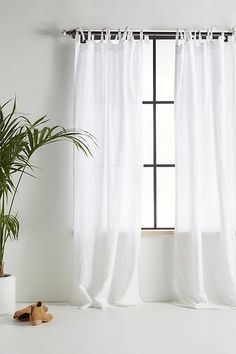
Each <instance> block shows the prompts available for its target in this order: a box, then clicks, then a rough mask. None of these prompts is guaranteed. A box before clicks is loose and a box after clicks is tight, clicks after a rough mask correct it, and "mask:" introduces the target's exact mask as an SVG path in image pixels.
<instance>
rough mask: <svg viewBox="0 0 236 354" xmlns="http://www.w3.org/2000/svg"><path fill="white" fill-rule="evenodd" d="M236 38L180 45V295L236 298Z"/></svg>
mask: <svg viewBox="0 0 236 354" xmlns="http://www.w3.org/2000/svg"><path fill="white" fill-rule="evenodd" d="M235 73H236V65H235V41H234V38H233V37H231V38H229V42H224V36H223V35H222V36H221V37H220V38H219V39H217V40H213V39H212V35H208V37H207V39H206V40H201V39H196V38H192V36H191V35H190V34H189V33H188V32H185V33H184V38H182V40H179V41H178V43H177V46H176V91H175V119H176V235H175V242H174V267H173V271H174V287H175V292H176V298H177V300H176V301H177V303H179V304H180V305H183V306H190V307H195V308H202V307H212V306H220V305H229V306H236V276H235V274H236V264H235V256H236V250H235V230H236V229H235V226H236V225H235V217H236V208H235V202H236V189H235V187H236V170H235V167H236V163H235V158H236V127H235V125H236V123H235V122H236V94H235V93H236V92H235V87H236V86H235V84H236V80H235Z"/></svg>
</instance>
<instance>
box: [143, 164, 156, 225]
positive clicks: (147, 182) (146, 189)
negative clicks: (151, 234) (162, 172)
mask: <svg viewBox="0 0 236 354" xmlns="http://www.w3.org/2000/svg"><path fill="white" fill-rule="evenodd" d="M153 213H154V209H153V168H152V167H144V169H143V201H142V227H153V225H154V220H153V219H154V217H153Z"/></svg>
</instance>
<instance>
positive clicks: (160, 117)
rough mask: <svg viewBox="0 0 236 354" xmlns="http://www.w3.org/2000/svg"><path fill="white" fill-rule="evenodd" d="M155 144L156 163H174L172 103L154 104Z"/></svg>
mask: <svg viewBox="0 0 236 354" xmlns="http://www.w3.org/2000/svg"><path fill="white" fill-rule="evenodd" d="M156 109H157V110H156V146H157V163H158V164H174V163H175V128H174V105H173V104H158V105H157V106H156Z"/></svg>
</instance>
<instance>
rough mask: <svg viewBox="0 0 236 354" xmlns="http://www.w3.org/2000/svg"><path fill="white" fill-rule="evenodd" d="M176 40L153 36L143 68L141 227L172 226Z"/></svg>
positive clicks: (171, 227) (146, 52) (173, 204)
mask: <svg viewBox="0 0 236 354" xmlns="http://www.w3.org/2000/svg"><path fill="white" fill-rule="evenodd" d="M174 63H175V41H174V40H163V39H158V38H153V39H151V40H150V43H149V45H147V46H145V52H144V68H143V75H144V78H143V82H144V84H143V146H144V152H143V161H144V173H143V175H144V189H143V211H142V228H143V229H156V230H163V229H167V230H168V229H174V227H175V220H174V219H175V168H174V167H175V151H174V145H175V143H174V65H175V64H174Z"/></svg>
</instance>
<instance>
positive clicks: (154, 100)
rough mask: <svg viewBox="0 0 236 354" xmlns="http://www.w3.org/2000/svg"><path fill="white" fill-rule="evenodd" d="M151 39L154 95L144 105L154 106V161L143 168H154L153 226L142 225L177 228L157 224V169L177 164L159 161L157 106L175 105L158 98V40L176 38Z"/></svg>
mask: <svg viewBox="0 0 236 354" xmlns="http://www.w3.org/2000/svg"><path fill="white" fill-rule="evenodd" d="M149 39H150V40H152V44H153V48H152V51H153V52H152V65H153V80H152V91H153V97H152V100H150V101H143V102H142V103H143V105H152V108H153V122H152V124H153V163H151V164H144V165H143V168H152V170H153V214H154V215H153V227H147V226H145V227H142V228H141V229H142V230H170V231H171V230H175V227H170V226H169V227H168V226H164V225H163V227H160V226H159V227H158V226H157V219H158V211H157V185H158V176H157V169H158V168H175V164H158V163H157V134H156V132H157V129H156V125H157V119H158V116H157V106H158V105H163V104H164V105H174V100H170V101H159V100H157V92H156V82H157V77H156V68H157V58H156V42H157V41H158V40H163V39H165V40H166V39H168V40H174V39H175V38H173V35H170V36H166V35H165V36H157V35H156V36H155V35H154V36H149Z"/></svg>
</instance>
